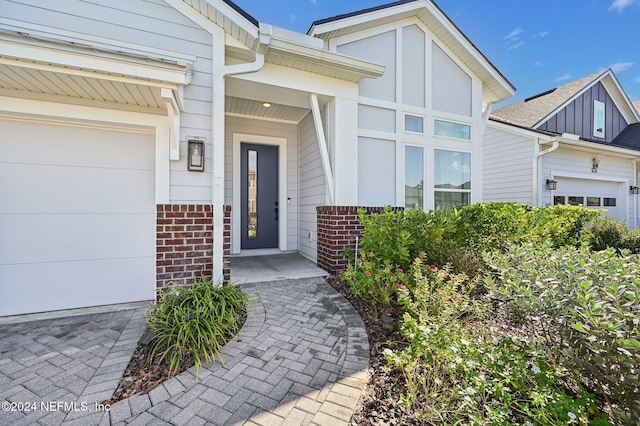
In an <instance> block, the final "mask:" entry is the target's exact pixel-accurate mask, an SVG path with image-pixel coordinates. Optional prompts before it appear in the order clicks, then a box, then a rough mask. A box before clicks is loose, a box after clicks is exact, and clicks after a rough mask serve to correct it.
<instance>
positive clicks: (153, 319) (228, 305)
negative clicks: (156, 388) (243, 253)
mask: <svg viewBox="0 0 640 426" xmlns="http://www.w3.org/2000/svg"><path fill="white" fill-rule="evenodd" d="M248 303H249V296H248V295H247V294H246V293H244V292H243V291H242V290H241V289H240V288H239V287H236V286H232V285H225V286H222V287H215V286H213V285H212V283H211V282H208V281H207V280H206V279H205V278H204V277H202V278H200V279H198V280H196V281H194V283H193V285H192V286H191V287H184V286H180V285H177V284H174V285H172V286H170V287H169V288H168V289H167V290H165V291H163V292H161V293H160V301H159V302H158V303H157V304H156V307H155V309H153V310H150V311H148V312H147V322H148V324H149V329H150V330H151V332H152V333H153V335H154V338H153V340H152V342H151V346H150V349H149V355H148V361H149V362H153V361H154V359H156V357H157V361H158V362H160V361H162V360H164V359H167V360H168V361H169V369H170V373H172V374H175V373H176V372H177V371H178V369H179V368H180V366H181V365H183V364H184V363H186V362H187V361H193V363H194V364H195V367H196V375H197V374H198V372H199V371H200V366H201V364H202V363H203V362H208V361H209V360H213V359H214V358H215V356H216V355H217V356H218V358H219V359H220V362H222V363H223V365H224V361H223V360H222V357H221V356H220V349H221V348H222V346H223V345H224V344H225V343H226V341H227V340H228V339H229V338H231V337H233V336H234V335H235V334H236V333H237V332H238V329H239V326H240V324H241V320H242V318H243V317H244V316H245V315H246V306H247V304H248Z"/></svg>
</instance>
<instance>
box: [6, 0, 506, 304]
mask: <svg viewBox="0 0 640 426" xmlns="http://www.w3.org/2000/svg"><path fill="white" fill-rule="evenodd" d="M0 11H1V13H0V15H1V16H0V316H3V315H14V314H24V313H31V312H42V311H51V310H57V309H67V308H77V307H87V306H97V305H108V304H115V303H124V302H132V301H140V300H152V299H154V298H155V294H156V290H157V289H161V288H164V287H165V286H166V285H167V283H169V282H178V283H180V284H184V283H188V282H190V281H191V280H193V279H194V277H198V276H200V275H204V276H206V277H207V278H209V279H212V280H213V281H215V282H220V281H223V280H229V279H230V277H233V274H232V269H233V260H232V255H245V254H249V255H252V256H255V255H268V254H279V253H283V252H297V253H300V254H301V255H302V256H305V257H306V258H308V259H310V260H312V261H316V262H317V263H318V264H320V265H321V266H322V267H323V268H325V269H326V270H328V271H332V270H335V268H336V267H338V264H337V260H334V259H333V258H330V257H328V255H327V253H328V252H329V250H333V251H334V252H335V253H334V254H335V255H336V256H338V255H339V253H340V251H341V248H340V247H344V245H342V246H341V244H350V243H351V242H352V241H353V240H354V238H351V237H350V236H349V235H348V234H349V232H351V231H352V230H351V229H346V230H337V229H336V228H335V227H337V226H350V227H351V228H355V226H354V225H352V224H349V225H344V222H345V219H344V217H342V218H341V219H336V218H338V217H339V215H338V214H329V213H327V212H330V211H332V209H334V210H336V211H340V212H343V213H344V214H345V215H347V216H346V217H349V215H350V213H349V214H347V213H346V212H347V210H349V209H351V210H353V209H357V207H358V206H364V207H373V208H381V207H382V206H383V205H384V204H392V205H395V206H405V205H410V206H413V207H418V208H421V207H424V208H432V207H434V206H436V205H438V204H442V205H453V204H455V205H458V204H466V203H469V202H475V201H479V200H480V199H481V196H482V173H481V167H482V161H481V159H482V152H481V148H480V147H481V139H482V138H481V136H482V128H483V126H484V123H485V118H486V117H484V116H483V113H482V112H483V111H485V110H487V109H488V108H487V107H488V105H490V104H493V103H498V102H501V101H503V100H505V99H508V98H509V97H511V96H513V93H514V90H515V89H514V88H513V86H512V85H511V84H510V83H509V82H508V81H507V80H506V79H505V78H504V76H502V74H500V72H499V71H498V70H497V69H496V68H495V67H494V66H493V65H492V64H491V63H490V62H489V61H488V60H487V58H486V57H485V56H484V55H483V54H482V53H481V52H480V51H479V50H478V49H477V48H476V47H475V46H474V45H473V43H472V42H471V41H470V40H469V39H468V38H467V37H466V36H465V35H464V34H463V33H462V32H461V31H460V30H459V29H458V28H457V27H456V26H455V24H454V23H453V22H452V21H451V19H449V17H447V16H446V15H445V14H444V13H443V12H442V10H440V9H439V8H438V7H437V6H436V5H435V3H433V2H432V1H431V0H400V1H395V2H392V3H388V4H385V5H382V6H379V7H375V8H370V9H365V10H360V11H356V12H353V13H350V14H347V15H342V16H336V17H332V18H327V19H323V20H319V21H316V22H314V23H312V25H311V28H310V30H309V32H308V33H307V34H299V33H296V32H292V31H289V30H286V29H283V28H278V27H274V26H272V25H269V24H265V23H261V22H259V21H258V20H257V19H255V18H254V17H252V16H251V15H250V14H249V13H247V12H246V11H244V10H242V9H240V8H239V7H238V6H237V5H236V4H234V3H233V2H232V1H230V0H109V1H85V0H64V1H46V0H0ZM447 82H455V84H448V83H447ZM434 170H435V172H434ZM343 207H346V209H345V208H343ZM320 208H325V210H324V212H325V213H323V214H326V218H323V219H322V220H321V219H320V216H319V214H320V213H319V209H320ZM354 214H355V213H354ZM354 220H355V219H354ZM331 221H335V222H336V223H333V222H331ZM338 239H340V241H337V240H338ZM339 257H340V258H341V256H339Z"/></svg>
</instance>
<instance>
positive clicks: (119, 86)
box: [0, 64, 166, 108]
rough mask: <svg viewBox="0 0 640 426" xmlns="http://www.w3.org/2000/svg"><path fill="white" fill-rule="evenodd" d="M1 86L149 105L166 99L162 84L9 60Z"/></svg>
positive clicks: (2, 70) (2, 72)
mask: <svg viewBox="0 0 640 426" xmlns="http://www.w3.org/2000/svg"><path fill="white" fill-rule="evenodd" d="M0 89H5V90H15V91H20V92H25V93H33V94H35V93H38V94H43V95H55V96H64V97H69V98H76V99H87V100H91V101H99V102H109V103H115V104H121V105H136V106H143V107H149V108H164V105H165V102H166V100H164V99H162V97H161V96H160V88H159V87H154V86H148V85H141V84H135V83H130V82H122V81H114V80H109V79H104V78H90V77H84V76H78V75H70V74H66V73H65V72H64V71H61V72H54V71H48V70H47V71H45V70H39V69H33V68H24V67H20V66H15V65H8V64H0Z"/></svg>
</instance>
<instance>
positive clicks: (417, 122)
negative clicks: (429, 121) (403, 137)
mask: <svg viewBox="0 0 640 426" xmlns="http://www.w3.org/2000/svg"><path fill="white" fill-rule="evenodd" d="M404 130H405V131H407V132H415V133H424V118H423V117H420V116H417V115H410V114H405V115H404Z"/></svg>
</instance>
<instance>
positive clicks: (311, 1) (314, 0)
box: [309, 0, 318, 6]
mask: <svg viewBox="0 0 640 426" xmlns="http://www.w3.org/2000/svg"><path fill="white" fill-rule="evenodd" d="M309 3H311V4H312V5H314V6H317V5H318V0H309Z"/></svg>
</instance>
